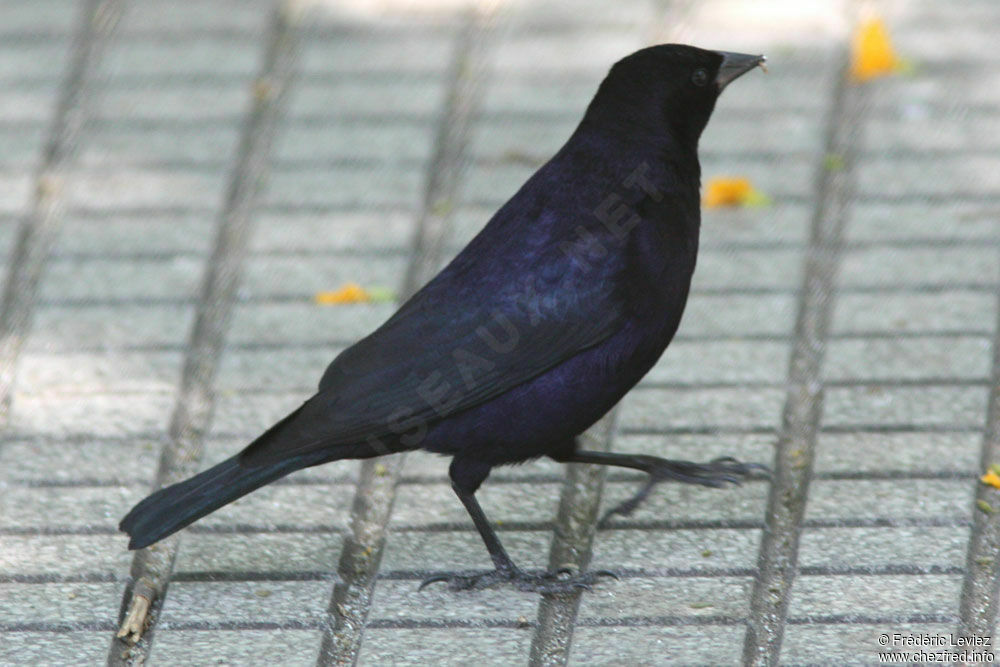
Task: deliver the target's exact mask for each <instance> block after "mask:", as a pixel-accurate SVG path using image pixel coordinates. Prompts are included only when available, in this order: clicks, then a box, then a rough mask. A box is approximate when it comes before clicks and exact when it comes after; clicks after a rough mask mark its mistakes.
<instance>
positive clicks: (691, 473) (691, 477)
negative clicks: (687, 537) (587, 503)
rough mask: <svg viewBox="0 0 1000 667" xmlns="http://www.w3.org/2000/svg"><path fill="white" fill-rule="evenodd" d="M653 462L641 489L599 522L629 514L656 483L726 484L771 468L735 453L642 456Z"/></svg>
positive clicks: (737, 484)
mask: <svg viewBox="0 0 1000 667" xmlns="http://www.w3.org/2000/svg"><path fill="white" fill-rule="evenodd" d="M642 458H643V459H645V460H646V461H648V463H649V468H648V469H647V472H648V473H649V479H648V480H646V483H645V484H644V485H643V487H642V488H641V489H639V491H638V493H636V494H635V495H634V496H632V497H631V498H629V499H628V500H626V501H625V502H623V503H621V504H620V505H616V506H615V507H612V508H611V509H610V510H608V511H607V513H606V514H605V515H604V516H603V517H602V518H601V520H600V522H599V523H598V526H603V525H605V524H606V523H607V521H608V519H609V518H611V517H612V516H614V515H615V514H621V515H622V516H629V515H630V514H632V512H634V511H635V509H636V508H637V507H638V506H639V505H641V504H642V503H643V501H645V500H646V498H648V497H649V493H650V491H652V490H653V487H654V486H656V485H657V484H659V483H660V482H664V481H667V480H673V481H675V482H683V483H684V484H700V485H701V486H710V487H715V488H718V487H722V486H726V485H727V484H732V485H735V486H739V485H740V484H742V483H743V482H744V481H745V480H746V479H747V478H748V477H750V474H751V473H753V472H755V471H756V472H760V473H763V474H764V475H766V476H770V473H771V470H770V468H768V467H767V466H765V465H761V464H760V463H743V462H742V461H739V460H737V459H734V458H733V457H731V456H723V457H720V458H717V459H713V460H711V461H709V462H708V463H692V462H691V461H670V460H668V459H661V458H659V457H656V456H649V457H642Z"/></svg>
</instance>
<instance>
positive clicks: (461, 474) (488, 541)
mask: <svg viewBox="0 0 1000 667" xmlns="http://www.w3.org/2000/svg"><path fill="white" fill-rule="evenodd" d="M456 463H457V464H458V465H456ZM481 467H482V464H465V463H464V462H459V460H458V459H457V458H456V459H455V460H453V461H452V464H451V469H450V471H449V472H450V474H451V479H452V483H451V487H452V488H453V489H454V490H455V494H456V495H457V496H458V499H459V500H461V501H462V504H463V505H465V509H466V510H467V511H468V512H469V516H471V517H472V523H473V524H475V526H476V530H477V531H479V535H480V537H482V538H483V543H484V544H485V545H486V550H487V551H489V552H490V558H491V559H492V560H493V566H494V567H495V568H496V569H495V570H492V571H489V572H478V573H473V574H441V575H436V576H433V577H429V578H427V579H425V580H424V581H423V582H422V583H421V584H420V588H421V589H423V588H424V587H425V586H427V585H428V584H433V583H435V582H438V581H444V582H447V583H448V587H449V588H450V589H451V590H453V591H460V590H475V589H481V588H490V587H492V586H496V585H497V584H501V583H508V582H509V583H511V584H513V585H514V586H515V587H516V588H518V589H519V590H522V591H534V592H538V593H570V592H573V591H576V590H578V589H581V588H586V589H589V588H590V586H591V584H593V583H594V582H595V581H597V579H598V577H600V576H602V575H607V576H612V577H614V576H615V575H614V574H612V573H610V572H605V571H600V572H588V573H585V574H578V575H575V576H570V572H569V571H568V570H565V569H562V570H557V571H555V572H544V573H542V574H531V573H528V572H525V571H523V570H521V569H520V568H519V567H517V566H516V565H515V564H514V561H512V560H511V559H510V556H508V555H507V551H506V550H505V549H504V548H503V544H501V543H500V538H499V537H497V534H496V531H495V530H493V527H492V526H491V525H490V522H489V520H487V518H486V514H485V513H484V512H483V508H482V507H480V506H479V501H478V500H476V495H475V490H476V489H477V488H478V487H479V484H481V483H482V481H483V480H485V479H486V476H487V475H489V467H486V468H485V472H482V470H478V471H477V470H475V468H481ZM470 472H476V473H479V474H475V475H473V476H472V477H471V479H470V476H469V474H468V473H470ZM480 474H481V477H480ZM476 478H478V480H476ZM470 481H474V485H471V484H469V483H468V482H470ZM470 486H471V487H472V488H469V487H470Z"/></svg>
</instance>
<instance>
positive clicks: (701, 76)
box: [691, 67, 708, 87]
mask: <svg viewBox="0 0 1000 667" xmlns="http://www.w3.org/2000/svg"><path fill="white" fill-rule="evenodd" d="M691 83H693V84H694V85H696V86H698V87H701V86H704V85H705V84H706V83H708V72H706V71H705V70H704V68H702V67H699V68H698V69H696V70H695V71H694V73H693V74H692V75H691Z"/></svg>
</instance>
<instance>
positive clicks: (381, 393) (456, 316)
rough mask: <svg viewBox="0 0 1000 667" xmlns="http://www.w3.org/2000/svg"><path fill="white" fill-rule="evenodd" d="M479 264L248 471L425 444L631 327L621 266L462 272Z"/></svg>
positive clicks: (333, 387) (411, 308)
mask: <svg viewBox="0 0 1000 667" xmlns="http://www.w3.org/2000/svg"><path fill="white" fill-rule="evenodd" d="M476 241H481V239H477V240H476ZM496 242H497V243H499V242H500V241H499V240H496ZM474 244H475V242H474ZM515 245H517V244H515ZM478 250H482V248H479V249H478ZM476 254H477V249H476V248H474V247H473V246H470V247H469V248H467V250H466V252H463V254H462V255H460V256H459V257H458V258H456V260H455V261H454V262H453V263H452V264H451V265H450V266H449V267H448V268H447V269H445V271H443V272H442V273H441V274H439V275H438V277H437V278H435V279H434V280H433V281H432V282H431V283H429V284H428V285H427V286H426V287H425V288H424V289H422V290H421V291H420V292H418V293H417V294H416V295H414V297H413V298H412V299H411V300H410V301H408V302H407V303H406V304H404V306H403V307H402V308H400V310H399V311H398V312H397V313H396V314H395V315H394V316H393V317H392V318H390V319H389V320H388V321H387V322H386V323H385V324H384V325H383V326H382V327H380V328H379V329H378V330H376V331H375V332H374V333H372V334H371V335H370V336H368V337H367V338H365V339H363V340H361V341H360V342H358V343H357V344H356V345H354V346H353V347H351V348H349V349H347V350H345V351H344V352H343V353H342V354H341V355H340V356H338V357H337V358H336V359H334V361H333V363H331V364H330V366H329V368H328V369H327V371H326V373H325V374H324V376H323V379H322V381H321V382H320V387H319V393H317V394H316V395H315V396H313V397H312V398H311V399H309V400H308V401H306V403H304V404H303V405H302V407H301V408H299V409H298V410H297V411H296V412H295V413H293V414H292V415H289V417H287V418H286V419H285V420H283V421H282V422H280V423H279V424H278V425H276V426H275V427H273V428H272V429H271V430H270V431H268V432H267V433H265V434H264V435H263V436H261V437H260V438H258V440H257V441H255V442H254V443H252V444H251V445H250V446H249V447H248V448H247V449H246V450H244V453H243V456H242V460H243V461H244V462H245V463H247V464H251V465H255V464H264V463H269V462H272V461H274V460H277V459H281V458H284V457H286V456H290V455H297V454H302V453H305V452H309V451H314V450H317V449H323V448H330V447H335V446H337V445H346V444H350V443H363V442H366V441H369V442H371V441H372V439H373V438H374V439H380V438H382V437H388V438H394V439H398V435H399V434H400V433H402V432H406V433H409V434H411V435H413V437H417V436H416V435H415V434H417V433H419V431H420V429H421V428H422V427H426V426H427V425H429V424H431V423H433V422H435V421H437V420H439V419H442V418H445V417H447V416H449V415H453V414H456V413H458V412H461V411H463V410H466V409H469V408H471V407H474V406H476V405H479V404H482V403H484V402H486V401H489V400H490V399H492V398H494V397H496V396H498V395H500V394H503V393H504V392H506V391H508V390H510V389H512V388H513V387H515V386H517V385H519V384H522V383H523V382H526V381H527V380H530V379H531V378H534V377H536V376H538V375H540V374H541V373H544V372H545V371H546V370H548V369H550V368H552V367H553V366H555V365H557V364H559V363H560V362H562V361H565V360H566V359H568V358H570V357H572V356H574V355H576V354H577V353H579V352H581V351H582V350H585V349H587V348H588V347H591V346H593V345H595V344H597V343H599V342H600V341H602V340H604V339H605V338H607V337H608V336H610V335H611V334H612V333H614V332H615V331H617V330H618V328H619V327H620V326H621V324H622V321H623V319H624V316H625V303H624V299H623V298H622V295H621V294H620V291H621V285H620V282H621V281H619V280H618V279H617V269H616V268H615V267H614V263H615V261H617V259H616V258H615V257H614V256H613V254H612V256H611V257H607V258H605V259H604V261H603V262H602V263H601V265H600V266H599V267H593V266H591V267H583V268H581V267H580V265H578V264H575V263H574V260H573V259H572V258H571V257H569V256H568V255H566V253H565V252H563V251H560V250H559V249H558V248H557V247H553V244H548V245H547V246H545V247H544V248H543V249H539V250H537V252H536V254H535V256H534V257H531V256H530V253H529V258H528V259H525V257H524V253H523V252H521V251H520V250H519V251H517V252H513V253H503V252H500V253H493V254H492V257H490V256H489V255H487V258H486V259H484V258H483V256H482V255H479V256H478V257H476V259H475V261H472V262H463V255H467V256H472V257H475V256H476ZM505 254H507V255H509V257H507V258H506V259H507V260H508V261H507V262H506V265H505V257H504V255H505ZM515 257H516V258H517V259H514V258H515ZM510 262H518V263H520V265H519V266H511V264H510ZM511 276H513V277H511ZM408 444H409V443H408ZM411 446H412V447H413V448H417V447H419V442H414V443H412V444H411ZM407 448H410V447H407Z"/></svg>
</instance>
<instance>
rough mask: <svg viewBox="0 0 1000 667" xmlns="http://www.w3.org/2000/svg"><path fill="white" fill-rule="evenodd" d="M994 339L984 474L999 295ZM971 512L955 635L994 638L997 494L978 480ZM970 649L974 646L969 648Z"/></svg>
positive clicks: (999, 453) (999, 589) (996, 396)
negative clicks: (970, 527)
mask: <svg viewBox="0 0 1000 667" xmlns="http://www.w3.org/2000/svg"><path fill="white" fill-rule="evenodd" d="M997 302H998V306H997V316H998V319H997V322H996V329H995V332H994V336H993V358H992V364H991V369H990V393H989V401H988V403H987V413H986V424H985V428H984V429H983V442H982V447H981V450H980V458H979V469H980V471H981V472H983V473H985V472H986V471H987V470H989V469H990V466H994V465H996V464H998V463H1000V292H998V299H997ZM974 483H975V485H976V493H975V499H974V502H973V505H972V507H971V512H972V515H973V519H972V531H971V534H970V536H969V543H968V546H967V552H966V563H965V577H964V578H963V580H962V593H961V596H960V598H959V623H958V632H959V634H960V635H961V636H965V637H994V636H996V635H995V630H996V627H997V615H998V605H1000V599H998V598H1000V556H998V555H1000V514H998V513H997V511H996V508H998V507H1000V490H998V489H997V488H994V487H993V486H990V485H988V484H984V483H981V482H980V481H979V480H978V479H977V481H976V482H974ZM971 646H972V647H973V648H975V647H976V644H972V645H971Z"/></svg>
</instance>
